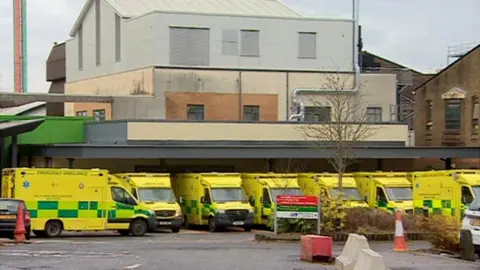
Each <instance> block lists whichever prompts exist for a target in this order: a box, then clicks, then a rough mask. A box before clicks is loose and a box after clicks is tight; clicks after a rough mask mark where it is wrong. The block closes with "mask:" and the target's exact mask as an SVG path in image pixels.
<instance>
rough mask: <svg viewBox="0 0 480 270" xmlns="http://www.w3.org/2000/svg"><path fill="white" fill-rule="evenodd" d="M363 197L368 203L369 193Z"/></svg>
mask: <svg viewBox="0 0 480 270" xmlns="http://www.w3.org/2000/svg"><path fill="white" fill-rule="evenodd" d="M363 199H364V200H365V202H366V203H368V195H365V197H364V198H363Z"/></svg>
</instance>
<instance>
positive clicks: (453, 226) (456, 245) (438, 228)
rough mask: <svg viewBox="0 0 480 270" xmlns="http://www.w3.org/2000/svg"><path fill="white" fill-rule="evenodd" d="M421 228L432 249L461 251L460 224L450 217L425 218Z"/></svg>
mask: <svg viewBox="0 0 480 270" xmlns="http://www.w3.org/2000/svg"><path fill="white" fill-rule="evenodd" d="M421 228H422V230H423V231H424V232H425V234H426V237H427V241H429V242H430V244H432V247H433V248H434V249H437V250H441V251H450V252H457V251H459V250H460V229H461V224H460V222H459V221H458V220H457V219H456V218H454V217H450V216H443V215H435V216H431V217H429V218H424V219H423V221H422V223H421Z"/></svg>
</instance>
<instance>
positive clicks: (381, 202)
mask: <svg viewBox="0 0 480 270" xmlns="http://www.w3.org/2000/svg"><path fill="white" fill-rule="evenodd" d="M387 203H388V199H387V196H386V195H385V191H383V189H382V188H381V187H377V205H378V206H386V205H387Z"/></svg>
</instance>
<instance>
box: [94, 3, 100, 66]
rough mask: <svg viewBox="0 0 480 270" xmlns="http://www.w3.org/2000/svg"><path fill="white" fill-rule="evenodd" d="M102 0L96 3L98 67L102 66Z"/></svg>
mask: <svg viewBox="0 0 480 270" xmlns="http://www.w3.org/2000/svg"><path fill="white" fill-rule="evenodd" d="M100 12H101V11H100V0H96V1H95V63H96V64H97V66H100V64H101V61H102V60H101V59H102V57H101V54H100V53H101V51H100V50H101V48H102V45H101V43H100V41H101V40H100V38H101V25H100Z"/></svg>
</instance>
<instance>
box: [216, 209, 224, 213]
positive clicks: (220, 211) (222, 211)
mask: <svg viewBox="0 0 480 270" xmlns="http://www.w3.org/2000/svg"><path fill="white" fill-rule="evenodd" d="M217 213H219V214H225V209H217Z"/></svg>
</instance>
